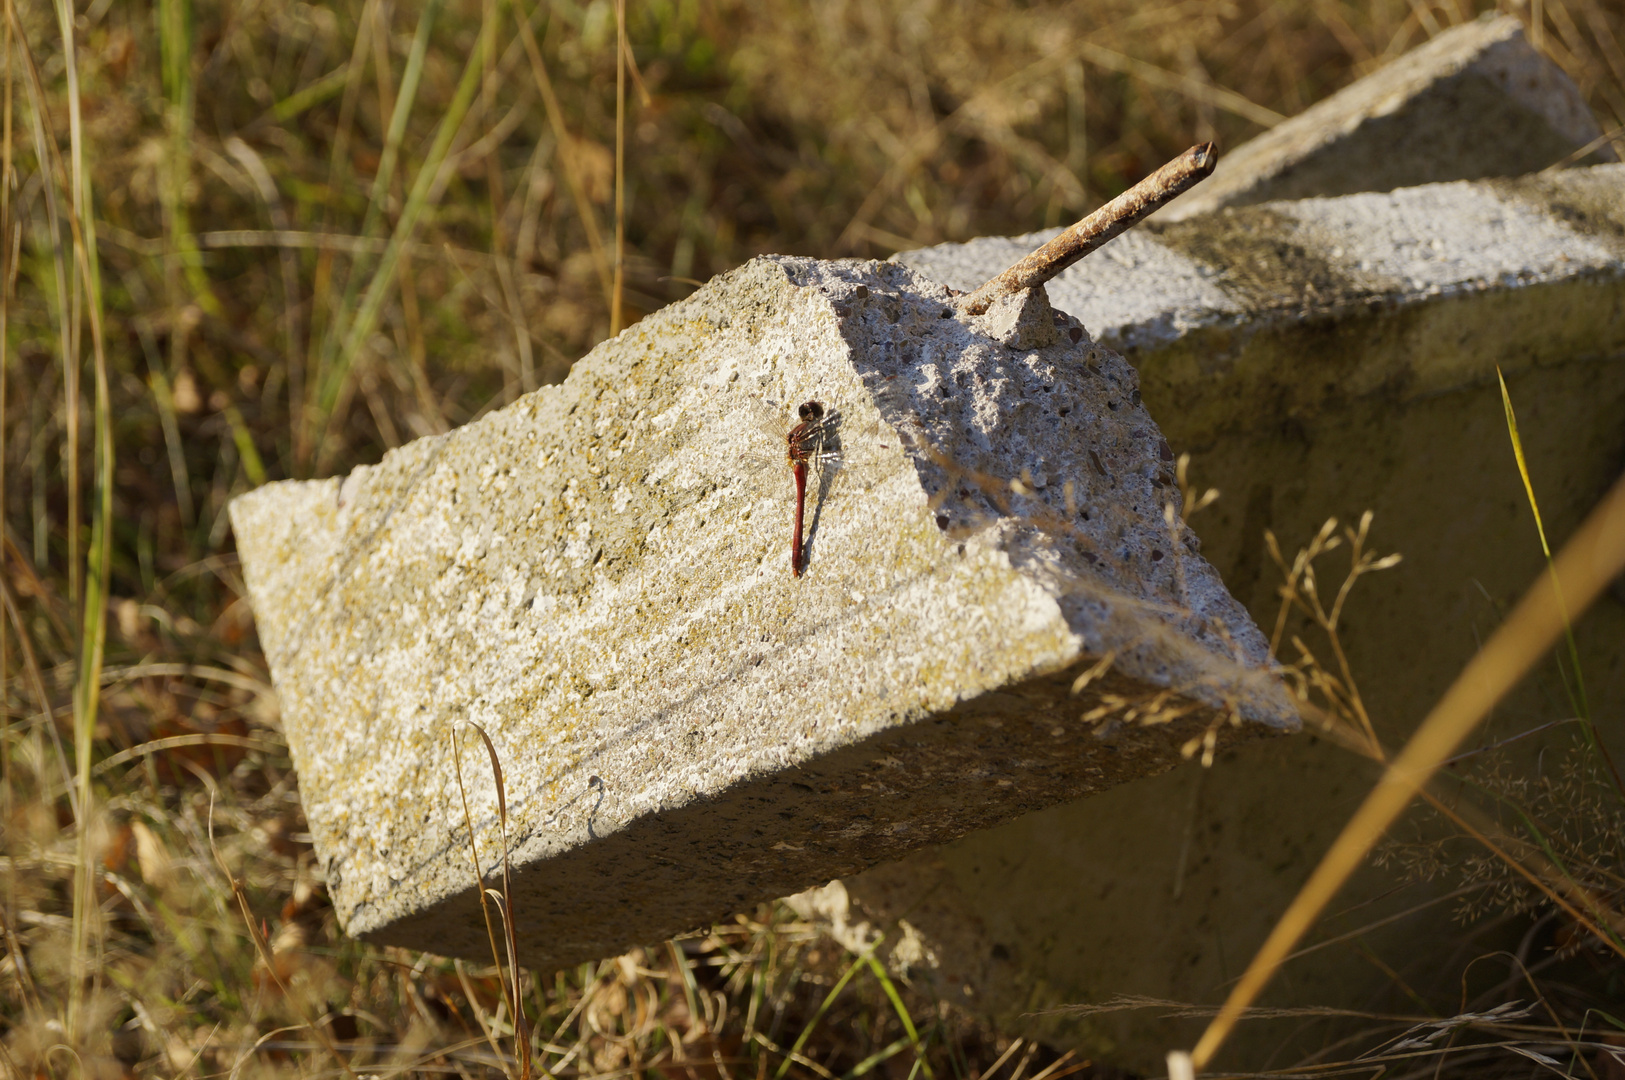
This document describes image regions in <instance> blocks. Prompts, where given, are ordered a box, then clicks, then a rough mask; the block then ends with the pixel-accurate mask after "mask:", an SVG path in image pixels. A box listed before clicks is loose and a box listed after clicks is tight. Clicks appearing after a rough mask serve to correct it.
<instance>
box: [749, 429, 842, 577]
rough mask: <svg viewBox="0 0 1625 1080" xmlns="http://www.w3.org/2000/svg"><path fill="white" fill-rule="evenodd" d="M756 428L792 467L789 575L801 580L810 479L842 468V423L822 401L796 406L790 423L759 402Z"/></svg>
mask: <svg viewBox="0 0 1625 1080" xmlns="http://www.w3.org/2000/svg"><path fill="white" fill-rule="evenodd" d="M752 411H753V412H754V413H755V414H756V417H755V418H756V421H757V423H756V426H757V427H758V428H759V429H760V430H761V431H762V432H763V433H764V434H766V435H767V436H768V437H769V438H771V439H772V440H773V441H774V442H776V443H777V444H778V445H779V446H780V447H781V448H782V453H783V456H782V457H781V458H780V459H779V460H780V461H781V462H782V463H784V464H787V465H788V466H789V467H790V474H791V476H792V478H793V479H794V481H795V495H796V515H795V524H794V527H793V529H792V531H791V534H790V573H791V574H792V575H794V576H795V577H801V576H802V574H803V573H805V572H806V569H807V551H806V545H805V543H804V541H803V536H802V534H803V531H804V527H805V524H806V510H807V477H808V475H809V474H810V473H811V472H812V470H814V469H819V470H825V469H828V470H835V469H839V468H840V467H841V464H842V454H841V440H840V436H839V434H838V430H839V427H840V423H841V414H840V412H839V410H836V409H832V408H827V407H826V406H825V405H824V403H823V402H822V401H817V400H808V401H803V402H802V403H801V404H800V405H798V406H796V411H795V422H794V423H790V422H789V421H787V419H786V418H785V416H784V415H783V413H782V412H780V411H778V410H777V409H774V408H771V407H770V406H769V405H767V404H766V403H763V402H761V401H757V402H756V403H755V407H754V409H753V410H752Z"/></svg>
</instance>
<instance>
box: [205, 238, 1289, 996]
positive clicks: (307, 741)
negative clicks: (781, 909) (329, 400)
mask: <svg viewBox="0 0 1625 1080" xmlns="http://www.w3.org/2000/svg"><path fill="white" fill-rule="evenodd" d="M1007 341H1008V342H1010V344H1005V342H1007ZM808 399H817V400H820V401H822V402H824V403H825V405H826V407H827V408H829V409H831V410H832V411H833V412H834V413H836V414H837V415H838V418H839V419H838V421H837V422H836V424H835V425H834V427H835V435H834V438H835V440H836V441H837V442H838V443H839V444H840V449H841V451H842V454H843V457H842V460H841V461H840V463H839V464H838V466H837V465H831V466H827V467H825V468H824V469H822V470H820V471H819V472H818V473H817V474H815V483H814V484H812V485H810V486H811V487H812V488H813V491H812V493H811V495H810V498H811V500H812V505H811V507H810V509H809V519H810V520H809V526H808V530H807V536H808V562H807V567H806V574H805V576H804V577H802V578H799V579H798V578H795V577H792V576H791V574H790V567H789V560H788V557H787V556H788V547H789V538H788V536H787V535H786V534H787V533H788V531H789V529H790V524H791V507H790V490H791V483H790V475H789V470H788V468H787V467H786V464H785V461H784V458H783V454H784V443H783V442H782V439H781V440H780V441H777V442H775V441H774V439H773V438H772V437H770V436H768V435H765V434H763V433H762V432H761V431H759V430H758V429H757V427H756V426H755V424H754V423H753V422H752V420H751V417H752V415H753V414H754V413H755V412H758V411H760V410H762V409H763V408H766V409H767V410H768V411H769V412H770V413H771V414H774V415H777V416H779V417H788V416H790V415H791V413H792V410H793V409H794V406H795V404H796V403H797V402H800V401H804V400H808ZM753 457H754V458H755V459H756V461H755V462H753V461H752V460H751V459H752V458H753ZM1178 502H1179V495H1178V491H1177V487H1176V486H1175V484H1174V476H1173V454H1172V452H1171V451H1170V449H1169V447H1168V446H1167V444H1166V442H1165V441H1164V440H1163V438H1162V435H1161V433H1160V432H1159V430H1158V428H1157V426H1156V424H1155V422H1154V421H1153V420H1152V419H1151V417H1150V415H1149V414H1148V413H1147V412H1146V410H1145V408H1144V407H1143V406H1142V405H1141V404H1140V391H1139V389H1138V384H1137V378H1136V374H1135V371H1134V369H1133V368H1132V367H1130V366H1129V365H1128V364H1127V363H1126V362H1125V361H1124V360H1123V359H1122V358H1121V357H1120V356H1119V355H1117V354H1115V353H1113V352H1111V351H1110V350H1106V349H1103V348H1100V347H1098V346H1096V345H1095V344H1094V343H1093V342H1092V341H1091V340H1090V339H1089V338H1088V336H1087V335H1086V334H1085V333H1084V332H1083V329H1082V327H1080V326H1079V325H1078V324H1077V323H1076V322H1075V321H1074V320H1071V319H1069V318H1068V317H1066V316H1064V315H1061V314H1058V313H1055V312H1052V311H1051V310H1050V308H1049V305H1048V304H1047V302H1046V301H1045V300H1044V297H1043V296H1042V295H1041V294H1034V295H1028V296H1018V297H1011V298H1008V300H1007V301H1006V302H1005V303H1004V304H1003V305H1001V306H999V307H997V308H995V309H994V310H990V311H989V312H988V313H986V314H985V315H983V316H981V317H979V318H976V319H970V318H965V319H961V318H960V317H958V316H957V315H956V313H955V309H954V308H953V307H952V305H951V298H950V295H949V293H948V291H947V290H946V289H944V288H943V287H942V286H941V285H938V284H936V283H935V282H932V281H930V280H928V279H926V278H923V277H921V276H920V275H918V274H916V273H915V272H914V271H912V270H910V269H908V268H906V267H904V266H901V265H898V264H888V263H865V262H844V263H821V262H816V261H813V260H806V259H793V258H764V259H758V260H755V261H753V262H751V263H749V264H747V265H746V266H744V267H742V268H741V269H739V270H737V271H734V272H732V273H730V274H728V275H725V276H723V277H722V278H719V279H717V280H715V281H713V282H712V283H711V284H709V285H707V286H706V287H704V288H703V289H701V290H699V291H698V292H697V293H696V294H695V295H694V296H692V297H691V298H689V299H688V300H686V301H684V302H681V303H678V304H674V305H672V306H671V307H669V308H666V309H664V310H663V311H661V312H658V313H656V314H655V315H653V316H651V317H649V318H647V319H645V320H643V321H642V322H640V323H638V324H637V325H635V326H634V327H632V328H631V329H629V330H627V331H625V332H624V333H622V334H621V335H620V336H619V337H617V338H616V339H614V340H612V341H609V342H606V343H604V344H602V345H600V346H599V347H598V348H597V349H595V350H594V351H593V352H592V353H591V354H590V355H589V356H588V357H586V358H584V359H583V360H582V361H580V362H579V363H578V364H576V365H575V367H574V369H573V370H572V371H571V373H570V375H569V377H568V379H567V380H566V381H565V383H563V384H562V385H561V386H557V387H549V388H546V389H543V390H540V391H538V392H536V393H534V394H531V395H527V396H526V397H525V398H523V399H521V400H520V401H518V402H516V403H515V404H513V405H512V406H509V407H507V408H505V409H502V410H500V411H498V412H496V413H494V414H492V415H491V416H489V417H486V418H484V419H482V420H480V421H478V422H477V423H474V424H470V425H469V426H467V427H465V428H462V429H460V430H458V431H454V432H452V433H450V434H448V435H445V436H441V437H437V438H428V439H421V440H418V441H416V442H414V443H411V444H409V445H407V446H404V447H402V448H400V449H398V450H395V451H392V452H391V453H389V454H388V455H386V456H385V458H384V460H383V461H382V462H381V463H380V464H378V465H377V466H372V467H363V468H359V469H357V470H355V471H354V472H353V473H351V474H350V475H349V476H348V477H344V478H333V479H328V480H320V481H309V482H284V483H278V484H272V485H269V486H266V487H263V488H261V489H259V490H258V491H255V492H253V493H250V494H249V495H246V496H244V497H242V498H240V499H238V500H236V501H235V502H234V503H233V504H232V506H231V517H232V523H233V527H234V529H235V531H236V536H237V543H238V550H239V552H240V554H241V556H242V560H243V565H244V570H245V577H246V580H247V583H248V588H249V593H250V597H251V599H252V602H253V607H254V611H255V616H256V621H257V624H258V627H259V633H260V637H261V640H262V641H263V643H264V645H265V650H266V655H267V657H268V659H269V661H270V665H271V672H272V677H273V679H274V681H275V685H276V688H277V690H278V693H279V696H280V700H281V705H282V715H283V723H284V726H285V730H286V732H287V737H288V742H289V746H290V749H291V751H292V754H293V758H294V762H295V765H296V767H297V769H298V774H299V781H300V792H301V797H302V800H303V803H304V808H305V814H306V817H307V819H308V820H309V822H310V828H311V832H312V835H313V837H314V839H315V846H316V851H317V854H318V857H319V858H320V860H321V863H322V866H323V868H324V870H325V873H326V879H327V884H328V888H329V891H330V893H331V895H332V898H333V902H334V906H335V908H336V910H337V912H338V915H339V918H340V920H341V922H342V923H343V925H344V926H345V928H346V929H347V930H348V931H349V932H350V933H353V934H358V935H361V936H364V937H367V938H370V939H373V940H376V941H380V942H386V943H393V944H400V945H407V946H411V947H415V948H421V949H427V950H431V951H435V952H440V953H446V954H452V955H462V956H483V955H486V952H487V950H488V945H487V942H486V931H485V923H484V920H483V918H482V917H481V914H480V909H479V905H478V902H477V893H476V892H475V889H474V881H473V875H472V873H471V871H470V869H469V856H470V835H469V833H468V831H467V829H466V828H465V827H464V824H463V815H462V812H461V809H460V805H461V804H460V801H459V796H458V786H457V778H456V771H455V768H454V762H453V756H452V739H453V738H454V737H461V738H462V739H463V744H462V745H464V747H465V748H468V749H469V750H470V751H471V752H470V753H465V754H464V756H463V762H464V767H463V781H464V783H466V784H467V785H468V789H469V798H470V801H471V805H472V808H473V809H472V813H473V818H474V822H475V828H474V838H473V839H474V840H475V841H476V842H477V844H476V846H477V851H478V856H479V860H480V865H481V867H482V868H483V869H484V870H485V872H486V873H487V874H488V875H489V874H490V873H492V872H493V871H494V868H495V866H496V865H497V860H498V858H499V853H500V850H501V838H500V835H499V824H498V820H497V814H496V792H495V788H494V786H493V783H492V780H491V777H490V776H489V775H488V771H487V769H486V768H485V767H484V758H483V755H479V754H477V753H473V752H472V749H473V748H475V747H477V745H478V744H477V742H473V741H471V738H472V736H471V733H470V731H469V729H468V727H467V725H468V724H479V725H481V726H482V727H483V728H484V730H485V731H487V732H488V733H489V735H490V737H491V739H492V741H493V743H494V745H495V747H496V750H497V752H498V754H499V756H500V759H501V762H502V768H503V771H504V775H505V779H506V784H505V790H506V797H507V806H508V811H509V814H510V818H511V821H510V829H509V831H510V836H511V852H512V858H513V861H514V865H515V868H516V874H515V877H514V897H513V910H514V912H515V913H516V916H517V928H518V939H519V945H520V952H521V959H522V960H523V962H524V963H526V964H527V965H529V966H531V967H534V968H538V969H543V970H548V969H552V968H556V967H558V966H560V965H564V964H569V963H573V962H577V961H580V960H584V959H590V958H595V957H599V956H604V955H609V954H613V953H615V952H617V951H620V950H622V949H624V948H626V947H627V946H629V945H632V944H635V943H640V942H647V941H651V940H658V939H659V938H660V937H662V936H664V935H669V934H672V933H675V932H680V931H683V930H686V929H690V928H692V927H694V926H697V925H700V924H703V923H705V922H706V921H708V920H713V919H717V918H720V917H723V916H726V915H727V914H729V913H731V912H733V911H737V910H739V909H740V908H742V907H744V906H746V905H748V904H750V903H753V902H756V901H759V900H762V899H765V898H771V897H773V896H779V895H784V894H786V893H789V892H793V891H795V890H798V889H801V888H805V887H807V886H809V885H812V884H816V883H819V882H823V881H827V880H828V879H829V878H831V877H833V876H836V875H841V874H849V873H852V872H854V871H857V870H859V869H862V868H865V867H868V866H870V865H873V864H875V863H877V862H879V861H881V860H885V859H891V858H895V857H897V856H900V855H902V854H904V853H906V852H907V851H909V850H912V849H913V848H916V847H918V846H920V845H922V844H927V843H940V842H942V841H945V840H949V839H952V838H954V837H956V836H960V835H962V834H964V833H966V832H968V831H970V830H973V829H977V828H983V827H986V826H988V825H991V824H994V823H996V822H999V821H1001V820H1005V819H1007V818H1009V817H1011V816H1013V815H1016V814H1019V813H1023V812H1027V811H1031V810H1034V809H1037V808H1039V807H1042V806H1047V805H1050V804H1053V803H1055V802H1058V801H1062V800H1068V799H1073V798H1077V797H1079V796H1083V795H1088V794H1092V793H1095V792H1099V791H1103V790H1106V789H1108V788H1110V787H1113V786H1116V785H1118V784H1120V783H1122V782H1124V781H1126V780H1130V779H1134V778H1137V777H1142V776H1146V775H1150V774H1154V773H1157V772H1160V771H1164V770H1166V769H1168V768H1170V767H1172V766H1173V765H1174V764H1176V763H1178V762H1179V761H1180V760H1181V759H1182V751H1185V752H1188V750H1189V749H1190V747H1191V745H1192V742H1193V740H1195V739H1198V738H1200V737H1203V736H1204V735H1205V733H1207V732H1209V731H1212V732H1214V733H1215V734H1216V735H1217V736H1218V737H1220V738H1222V739H1223V740H1224V742H1225V743H1226V744H1228V743H1229V742H1231V741H1234V740H1236V739H1240V738H1244V737H1246V736H1248V735H1250V734H1253V733H1257V732H1265V731H1271V730H1282V729H1287V728H1290V727H1292V726H1293V725H1294V724H1295V718H1294V716H1293V713H1292V709H1291V705H1290V702H1289V701H1288V699H1287V697H1286V694H1285V691H1284V689H1283V688H1282V686H1281V685H1280V684H1279V683H1278V682H1276V681H1275V680H1274V678H1273V677H1272V676H1270V675H1268V674H1266V673H1264V671H1263V670H1262V668H1261V665H1262V664H1263V661H1264V658H1265V648H1266V646H1265V642H1264V640H1263V638H1262V636H1261V635H1260V633H1259V632H1258V630H1257V628H1256V627H1255V626H1254V625H1253V623H1252V621H1251V620H1250V619H1249V618H1248V616H1247V615H1246V613H1245V612H1244V611H1243V610H1242V609H1241V607H1240V606H1239V605H1238V604H1237V603H1236V602H1235V601H1234V600H1233V599H1232V598H1231V597H1230V596H1229V595H1228V594H1227V593H1226V592H1225V591H1224V588H1223V586H1222V585H1221V584H1220V583H1219V581H1218V579H1217V577H1216V575H1215V574H1214V573H1213V571H1212V568H1211V567H1209V566H1208V565H1207V564H1206V563H1205V562H1204V561H1203V560H1202V558H1201V557H1200V556H1199V555H1198V554H1197V552H1196V543H1195V540H1194V536H1193V534H1192V533H1190V531H1189V530H1188V528H1186V527H1185V526H1184V524H1183V523H1182V522H1181V521H1180V520H1179V519H1178V517H1177V515H1176V516H1175V517H1174V518H1173V520H1172V523H1171V524H1170V523H1169V522H1168V521H1165V519H1164V509H1165V507H1167V506H1170V505H1173V506H1175V507H1176V508H1177V505H1178ZM1103 656H1113V657H1115V663H1114V664H1113V665H1112V666H1111V667H1110V669H1109V671H1108V672H1107V673H1106V674H1105V675H1104V676H1102V677H1100V678H1098V679H1096V680H1095V681H1094V682H1091V683H1089V684H1088V685H1087V686H1086V687H1085V688H1083V690H1082V692H1081V693H1077V692H1075V689H1074V680H1075V679H1076V678H1077V676H1078V675H1079V674H1080V673H1082V672H1083V671H1085V670H1087V669H1088V668H1089V667H1090V666H1091V665H1093V664H1094V662H1095V660H1096V658H1099V657H1103ZM1085 717H1087V719H1085ZM1232 717H1233V718H1234V719H1235V720H1236V721H1237V723H1234V724H1233V723H1231V722H1230V721H1231V718H1232ZM1243 718H1245V719H1243Z"/></svg>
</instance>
